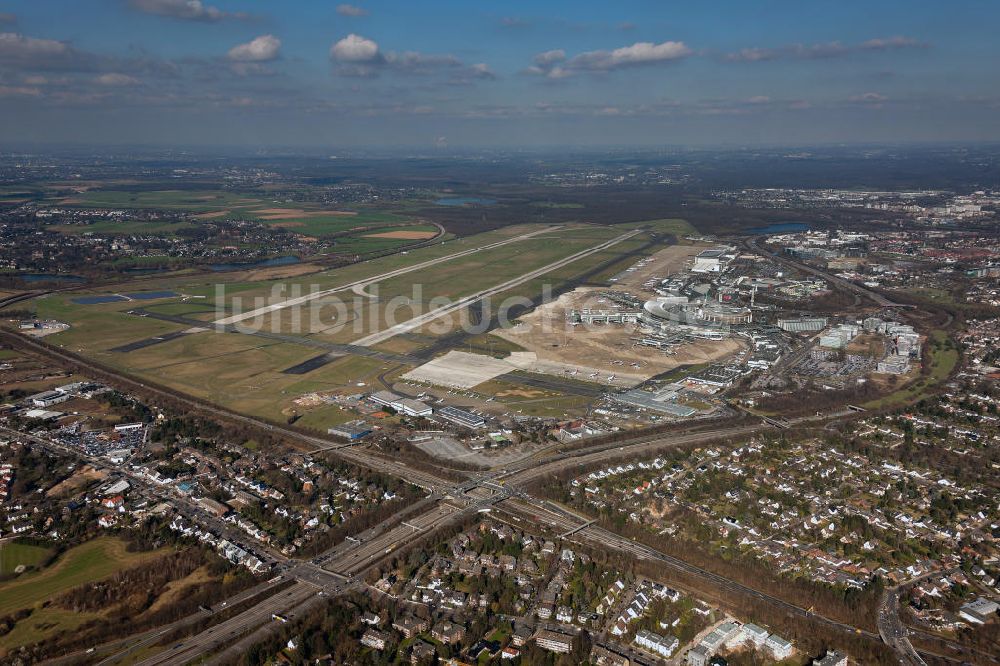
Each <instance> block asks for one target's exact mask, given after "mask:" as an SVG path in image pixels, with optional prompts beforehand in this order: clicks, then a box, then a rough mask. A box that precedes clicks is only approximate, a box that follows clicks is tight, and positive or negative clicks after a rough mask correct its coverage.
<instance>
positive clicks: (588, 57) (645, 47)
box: [528, 41, 694, 79]
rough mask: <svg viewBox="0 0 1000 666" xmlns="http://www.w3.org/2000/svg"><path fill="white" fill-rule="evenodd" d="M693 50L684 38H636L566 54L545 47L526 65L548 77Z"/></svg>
mask: <svg viewBox="0 0 1000 666" xmlns="http://www.w3.org/2000/svg"><path fill="white" fill-rule="evenodd" d="M692 53H694V52H693V51H692V50H691V49H690V48H688V46H687V45H686V44H685V43H684V42H674V41H667V42H661V43H659V44H654V43H653V42H636V43H635V44H632V45H631V46H623V47H621V48H617V49H614V50H611V51H603V50H602V51H587V52H585V53H580V54H578V55H575V56H573V57H572V58H569V59H567V58H566V52H565V51H563V50H562V49H555V50H552V51H545V52H544V53H539V54H538V55H536V56H535V58H534V65H532V66H531V67H529V68H528V71H529V72H531V73H533V74H540V75H543V76H546V77H548V78H550V79H559V78H564V77H567V76H572V75H573V74H575V73H578V72H609V71H612V70H616V69H624V68H627V67H636V66H642V65H653V64H658V63H665V62H671V61H675V60H681V59H683V58H686V57H688V56H690V55H691V54H692Z"/></svg>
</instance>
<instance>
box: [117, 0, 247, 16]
mask: <svg viewBox="0 0 1000 666" xmlns="http://www.w3.org/2000/svg"><path fill="white" fill-rule="evenodd" d="M129 5H130V6H131V7H132V8H134V9H137V10H139V11H140V12H144V13H146V14H153V15H154V16H166V17H168V18H174V19H183V20H187V21H221V20H222V19H224V18H230V17H232V18H246V14H243V13H235V14H230V13H228V12H224V11H222V10H221V9H219V8H218V7H213V6H211V5H206V4H205V3H203V2H202V1H201V0H129Z"/></svg>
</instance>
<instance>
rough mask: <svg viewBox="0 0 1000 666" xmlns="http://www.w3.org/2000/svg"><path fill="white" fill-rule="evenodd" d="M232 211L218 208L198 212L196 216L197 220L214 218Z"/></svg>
mask: <svg viewBox="0 0 1000 666" xmlns="http://www.w3.org/2000/svg"><path fill="white" fill-rule="evenodd" d="M231 212H232V211H228V210H216V211H212V212H211V213H198V214H197V215H195V216H194V217H195V219H196V220H214V219H215V218H217V217H225V216H226V215H229V213H231Z"/></svg>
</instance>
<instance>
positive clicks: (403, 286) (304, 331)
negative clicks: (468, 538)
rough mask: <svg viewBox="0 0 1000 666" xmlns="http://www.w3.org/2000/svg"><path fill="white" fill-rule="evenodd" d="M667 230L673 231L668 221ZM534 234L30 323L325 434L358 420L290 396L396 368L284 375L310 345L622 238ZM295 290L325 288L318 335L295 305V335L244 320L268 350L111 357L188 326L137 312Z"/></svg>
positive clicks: (185, 310) (602, 269)
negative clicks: (338, 306) (390, 311)
mask: <svg viewBox="0 0 1000 666" xmlns="http://www.w3.org/2000/svg"><path fill="white" fill-rule="evenodd" d="M229 203H231V202H229ZM668 224H671V225H672V224H674V223H673V221H668ZM658 225H659V226H658ZM635 226H639V225H635ZM654 226H657V229H656V230H657V231H658V232H660V233H664V232H665V229H662V228H660V227H661V226H662V223H660V222H656V223H654ZM674 228H675V227H674ZM539 230H544V227H539V226H533V225H522V226H515V227H505V228H502V229H499V230H495V231H490V232H486V233H483V234H478V235H474V236H469V237H465V238H461V239H454V240H447V241H444V242H440V243H436V244H432V245H429V246H426V247H423V248H419V249H415V250H412V251H409V252H401V253H397V254H393V255H389V256H385V257H381V258H378V259H374V260H371V261H366V262H362V263H358V264H353V265H350V266H346V267H343V268H338V269H333V270H327V271H322V272H319V273H314V274H311V275H304V276H293V277H289V278H287V279H264V280H245V279H244V278H245V276H241V275H227V274H223V275H220V276H218V279H216V277H217V276H205V275H197V276H183V275H174V276H164V277H163V278H152V279H149V278H147V279H143V280H141V281H136V282H135V283H134V284H128V285H116V287H115V288H114V291H113V292H111V291H110V290H108V291H106V292H104V293H119V294H127V293H134V292H137V291H172V292H175V293H176V294H177V296H170V297H165V298H160V299H151V300H141V301H116V302H112V303H98V304H80V303H75V302H74V299H77V298H80V297H81V296H84V295H85V294H84V293H82V292H80V293H60V294H51V295H48V296H45V297H42V298H40V299H38V300H37V310H38V313H37V314H38V316H39V317H42V318H47V319H56V320H59V321H64V322H66V323H69V324H70V325H71V327H70V328H69V329H68V330H66V331H64V332H60V333H57V334H53V335H50V336H48V337H47V338H46V340H47V342H50V343H52V344H56V345H60V346H63V347H65V348H66V349H68V350H71V351H73V352H76V353H80V354H83V355H85V356H88V357H91V358H93V359H95V360H97V361H100V362H101V363H104V364H107V365H110V366H113V367H115V368H118V369H120V370H122V371H126V372H128V373H129V374H131V375H133V376H136V377H139V378H146V379H149V380H151V381H155V382H158V383H161V384H165V385H167V386H170V387H172V388H175V389H177V390H179V391H182V392H184V393H186V394H189V395H192V396H196V397H200V398H204V399H205V400H208V401H211V402H214V403H217V404H220V405H224V406H226V407H229V408H231V409H234V410H236V411H240V412H243V413H247V414H253V415H256V416H260V417H263V418H266V419H269V420H272V421H276V422H285V421H286V420H288V419H289V418H290V417H292V416H295V417H298V418H300V420H299V424H300V425H303V426H306V427H310V428H314V429H316V430H319V431H324V432H325V429H326V428H328V427H329V426H330V425H333V424H336V423H340V422H343V421H346V420H350V419H351V418H356V416H354V415H352V414H351V413H349V412H346V411H344V410H341V409H340V408H339V407H337V406H335V405H330V404H324V405H321V406H315V407H302V406H301V405H300V404H297V403H296V402H295V400H296V399H297V398H299V397H301V396H302V395H304V394H308V393H312V392H317V391H319V392H325V393H357V392H362V391H367V390H374V389H378V388H382V386H381V384H380V383H379V382H378V378H379V375H381V374H383V373H387V372H389V371H392V370H393V369H394V368H395V366H396V365H398V364H397V363H394V362H392V361H391V360H380V359H378V358H368V357H363V356H350V355H349V356H344V357H342V358H337V359H336V360H334V361H332V362H330V363H327V364H325V365H321V366H320V367H317V368H316V369H314V370H311V371H308V372H307V373H305V374H286V373H284V372H282V371H283V370H286V369H288V368H291V367H293V366H296V365H298V364H300V363H302V362H304V361H306V360H308V359H311V358H314V357H316V356H318V355H320V354H322V353H323V349H319V348H317V347H316V346H315V345H314V346H309V345H308V341H309V340H312V341H316V343H322V344H330V343H336V344H343V343H351V342H353V341H355V340H358V339H359V338H361V337H363V336H365V335H367V334H368V333H370V332H372V331H373V330H376V329H378V328H380V327H382V326H384V325H385V307H386V304H387V303H388V302H389V301H390V299H392V298H393V297H400V298H406V297H409V296H411V295H412V294H413V293H414V292H413V288H414V285H420V286H421V292H420V294H419V298H420V299H421V300H422V303H421V305H426V304H427V303H428V302H430V301H431V300H432V299H435V298H440V297H447V298H449V299H451V300H452V301H454V300H456V299H458V298H461V297H463V296H468V295H471V294H476V293H480V292H481V291H482V290H484V289H488V288H491V287H494V286H496V285H500V284H504V283H505V282H506V281H508V280H511V279H513V278H517V277H519V276H522V275H526V274H528V273H530V272H531V271H534V270H537V269H540V268H542V267H545V266H548V265H550V264H552V263H554V262H556V261H559V260H561V259H563V258H566V257H569V256H571V255H574V254H575V253H578V252H581V251H583V250H587V249H589V248H593V247H595V246H597V245H599V244H601V243H602V242H605V241H607V240H609V239H613V238H617V237H619V236H621V235H622V234H623V233H624V232H626V231H628V226H614V227H606V226H594V225H562V226H561V227H559V228H558V229H552V230H551V231H543V233H541V234H538V235H536V236H533V237H531V238H525V239H520V238H518V237H519V236H521V235H524V234H526V233H530V232H535V231H539ZM511 239H516V240H513V241H512V242H509V243H508V244H506V245H503V246H500V247H496V248H488V249H482V250H480V249H479V248H482V247H483V246H486V245H488V244H491V243H496V242H499V241H509V240H511ZM648 241H649V235H648V234H647V233H645V232H643V233H640V234H639V235H637V236H635V237H633V238H631V239H628V240H625V241H622V242H621V243H619V244H618V245H615V246H613V247H610V248H607V249H603V250H601V251H599V252H595V253H594V254H592V255H589V256H586V257H581V258H579V259H578V260H576V261H574V262H572V263H570V264H568V265H565V266H561V267H559V268H555V269H552V270H551V271H549V272H548V273H546V274H544V275H542V276H540V277H536V278H533V279H531V280H529V281H527V282H525V283H523V284H520V285H518V286H516V287H513V288H510V289H507V290H505V291H502V292H500V293H497V294H495V295H494V296H493V297H492V299H491V300H492V302H493V305H494V307H496V305H497V304H499V303H500V302H502V301H503V300H504V299H505V298H508V297H515V296H516V297H519V298H521V299H533V298H537V297H538V296H540V295H541V293H542V290H543V286H544V285H546V284H549V285H553V286H555V287H558V286H559V285H562V284H566V283H567V282H569V281H573V280H578V279H580V277H581V276H586V277H587V279H588V280H590V281H594V280H602V279H606V278H607V277H609V276H610V275H613V274H614V273H615V272H617V271H619V270H621V269H622V268H623V267H625V266H628V265H629V264H630V263H632V262H634V261H636V260H637V258H638V256H636V253H637V252H639V251H640V250H641V249H642V248H644V247H645V246H646V244H647V242H648ZM655 249H656V248H653V249H652V250H649V251H655ZM462 252H467V254H464V255H462V256H459V257H455V258H450V259H447V260H445V261H442V262H440V263H435V264H434V265H431V266H427V267H423V268H418V269H416V270H413V271H411V272H407V273H405V274H401V275H398V276H396V277H391V278H388V279H382V278H381V276H383V275H385V274H387V273H389V272H390V271H396V270H399V269H405V268H407V267H412V266H417V265H419V264H421V263H423V262H426V261H430V260H437V259H441V258H444V257H448V256H450V255H453V254H456V253H462ZM368 278H371V284H364V285H362V286H361V287H355V289H354V290H351V289H346V290H340V291H338V288H339V287H342V286H344V285H348V284H351V283H355V282H358V281H365V282H367V281H368V280H367V279H368ZM219 285H221V286H222V287H223V288H224V293H223V292H220V291H219V290H218V289H219ZM295 289H298V290H299V292H298V293H302V294H308V293H310V291H311V290H331V291H332V292H333V293H331V295H330V296H328V297H326V299H317V301H316V304H317V305H318V309H317V311H318V312H319V314H320V323H319V325H318V326H314V325H311V324H310V322H309V313H310V306H311V305H312V304H311V303H310V304H308V305H307V306H304V308H303V310H304V312H302V314H301V315H300V316H301V319H302V322H301V324H302V325H301V326H300V328H298V329H295V328H294V327H293V324H294V323H295V321H294V320H295V316H296V315H295V311H294V310H293V309H281V310H277V311H275V312H272V313H270V314H267V315H264V316H262V317H260V318H259V319H258V320H257V321H256V322H254V323H256V324H259V325H261V326H262V327H263V329H264V330H265V331H278V332H281V333H282V334H291V335H292V336H293V337H291V338H284V339H280V340H276V339H273V338H267V337H263V336H255V335H240V334H236V333H223V332H218V331H214V330H212V331H203V332H193V333H187V334H184V335H180V336H179V337H175V338H173V339H168V340H167V341H163V342H157V343H155V344H150V345H149V346H146V347H143V348H140V349H135V350H133V351H128V352H121V351H114V349H115V348H116V347H120V346H123V345H128V344H130V343H135V342H136V341H140V340H147V339H149V338H154V337H157V336H167V337H168V338H169V337H170V336H172V335H177V334H179V333H181V332H183V331H188V330H190V329H191V328H192V322H191V321H187V322H174V321H164V320H161V319H156V318H154V317H153V316H139V315H137V314H130V311H133V310H136V309H140V308H141V309H143V310H147V311H149V312H151V313H156V314H159V315H167V316H179V317H184V318H186V319H187V320H193V321H202V322H211V321H213V320H215V319H218V318H220V317H221V316H223V315H228V314H231V313H233V312H234V311H235V310H236V308H235V306H236V304H237V301H236V299H240V303H239V305H240V310H242V311H244V312H245V311H247V310H249V309H252V308H254V307H257V306H259V305H261V304H265V303H270V302H276V301H278V302H280V301H282V300H284V299H285V298H287V297H288V296H289V295H291V294H294V293H296V292H295ZM97 293H100V292H97ZM220 294H222V295H221V296H220ZM372 294H377V296H378V298H377V299H375V298H372ZM275 296H276V298H275ZM335 299H336V300H339V301H341V302H344V303H346V304H347V305H348V310H347V321H344V320H343V319H344V318H343V317H340V318H339V319H337V320H334V321H332V322H331V321H330V320H329V315H330V314H332V313H333V312H334V311H335V308H334V307H333V305H332V304H331V303H330V302H327V303H326V304H325V305H324V304H323V300H327V301H333V300H335ZM425 311H426V310H425ZM395 314H396V319H395V323H399V322H400V321H405V320H406V319H408V318H409V317H412V316H413V311H412V309H411V308H409V307H407V306H405V305H404V306H403V307H401V308H399V310H398V311H397V312H396V313H395ZM460 314H461V313H459V312H456V313H454V314H453V315H448V316H446V317H442V318H441V320H439V321H434V322H430V323H428V324H425V325H424V326H422V327H420V328H418V329H417V330H415V331H413V332H412V334H407V335H400V336H397V337H393V338H390V339H388V340H384V341H381V342H378V343H377V344H376V345H375V346H374V349H375V350H377V351H382V352H391V353H396V354H410V353H416V352H419V351H420V349H421V348H423V347H425V346H426V345H428V344H430V345H433V344H434V343H435V341H436V340H439V339H440V338H441V336H442V335H445V334H446V333H447V332H448V331H449V330H454V329H453V328H451V329H449V327H448V326H446V324H447V323H448V321H449V319H450V320H451V323H452V326H454V324H456V323H457V321H458V318H459V315H460ZM438 351H441V350H438ZM501 353H502V352H501ZM404 370H405V368H404ZM549 398H550V400H551V402H552V404H551V405H548V404H545V401H541V402H540V403H532V407H533V410H534V409H536V408H537V410H538V412H537V413H539V414H549V413H552V414H556V413H558V414H562V413H563V410H564V409H570V408H573V407H576V406H577V403H578V402H579V401H578V400H567V399H566V396H562V395H553V396H549ZM520 399H523V397H522V396H517V395H515V394H511V400H512V401H516V400H520ZM522 407H523V405H522Z"/></svg>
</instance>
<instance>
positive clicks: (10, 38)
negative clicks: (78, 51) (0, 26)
mask: <svg viewBox="0 0 1000 666" xmlns="http://www.w3.org/2000/svg"><path fill="white" fill-rule="evenodd" d="M69 53H70V47H69V44H67V43H66V42H58V41H56V40H54V39H36V38H35V37H25V36H24V35H21V34H18V33H16V32H3V33H0V58H11V59H18V60H19V59H28V58H50V57H53V56H64V55H68V54H69Z"/></svg>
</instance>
